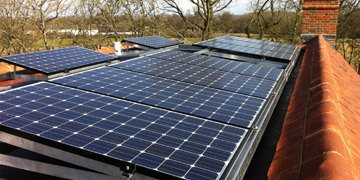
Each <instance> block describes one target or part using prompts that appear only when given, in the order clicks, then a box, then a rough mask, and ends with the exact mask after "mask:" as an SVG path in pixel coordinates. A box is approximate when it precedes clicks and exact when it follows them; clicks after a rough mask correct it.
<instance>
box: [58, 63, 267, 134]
mask: <svg viewBox="0 0 360 180" xmlns="http://www.w3.org/2000/svg"><path fill="white" fill-rule="evenodd" d="M52 81H53V82H56V83H60V84H64V85H68V86H72V87H76V88H81V89H86V90H89V91H93V92H98V93H103V94H107V95H111V96H115V97H120V98H124V99H127V100H132V101H137V102H142V103H146V104H149V105H153V106H158V107H162V108H166V109H169V110H175V111H178V112H182V113H187V114H190V115H195V116H199V117H203V118H210V119H214V120H217V121H220V122H226V123H229V124H234V125H239V126H242V127H250V126H251V125H252V124H253V123H254V121H255V120H256V117H257V115H258V113H259V112H260V110H261V108H262V106H263V104H264V102H265V100H264V99H262V98H256V97H252V96H247V95H241V94H238V93H232V92H227V91H223V90H217V89H213V88H208V87H204V86H199V85H194V84H189V83H184V82H180V81H174V80H169V79H164V78H159V77H153V76H149V75H144V74H139V73H134V72H129V71H124V70H120V69H115V68H110V67H103V68H98V69H94V70H90V71H86V72H82V73H78V74H75V75H70V76H66V77H64V78H59V79H55V80H52Z"/></svg>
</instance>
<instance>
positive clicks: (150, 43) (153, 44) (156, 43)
mask: <svg viewBox="0 0 360 180" xmlns="http://www.w3.org/2000/svg"><path fill="white" fill-rule="evenodd" d="M122 42H129V43H133V44H138V45H141V46H146V47H150V48H153V49H160V48H165V47H168V46H174V45H179V44H183V42H180V41H176V40H171V39H168V38H164V37H160V36H145V37H137V38H130V39H124V40H122Z"/></svg>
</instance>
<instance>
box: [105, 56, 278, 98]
mask: <svg viewBox="0 0 360 180" xmlns="http://www.w3.org/2000/svg"><path fill="white" fill-rule="evenodd" d="M112 67H117V68H122V69H126V70H131V71H135V72H141V73H145V74H150V75H154V76H159V77H164V78H169V79H174V80H179V81H183V82H188V83H193V84H197V85H203V86H206V87H212V88H217V89H222V90H227V91H232V92H237V93H241V94H246V95H252V96H256V97H261V98H267V97H269V95H270V93H271V91H272V90H273V88H274V86H275V81H270V80H265V79H260V78H254V77H249V76H244V75H239V74H234V73H229V72H225V71H221V70H214V69H209V68H204V67H199V66H193V65H189V64H182V63H177V62H173V61H165V60H160V59H154V58H150V57H141V58H136V59H132V60H128V61H124V62H120V63H118V64H115V65H112Z"/></svg>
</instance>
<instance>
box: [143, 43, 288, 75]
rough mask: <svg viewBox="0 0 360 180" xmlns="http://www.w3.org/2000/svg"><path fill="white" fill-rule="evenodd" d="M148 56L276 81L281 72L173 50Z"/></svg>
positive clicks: (275, 69) (280, 70) (276, 69)
mask: <svg viewBox="0 0 360 180" xmlns="http://www.w3.org/2000/svg"><path fill="white" fill-rule="evenodd" d="M149 57H152V58H157V59H163V60H169V61H176V62H179V63H186V64H191V65H195V66H200V67H205V68H210V69H215V70H217V69H218V70H222V71H226V72H231V73H236V74H243V75H247V76H252V77H257V78H263V79H269V80H274V81H277V80H278V79H279V78H280V76H281V74H282V72H283V70H282V69H278V68H270V67H264V66H259V65H254V64H250V63H245V62H239V61H233V60H227V59H222V58H216V57H209V56H203V55H198V54H193V53H187V52H182V51H174V50H171V51H164V52H160V53H156V54H151V55H149Z"/></svg>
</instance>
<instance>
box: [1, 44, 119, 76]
mask: <svg viewBox="0 0 360 180" xmlns="http://www.w3.org/2000/svg"><path fill="white" fill-rule="evenodd" d="M112 59H115V58H114V57H113V56H110V55H107V54H103V53H100V52H96V51H93V50H90V49H86V48H82V47H69V48H62V49H54V50H48V51H38V52H32V53H25V54H15V55H10V56H3V57H0V60H3V61H6V62H8V63H11V64H15V65H18V66H22V67H25V68H28V69H33V70H36V71H38V72H41V73H43V74H45V75H50V74H54V73H57V72H61V71H65V70H70V69H75V68H79V67H83V66H87V65H92V64H96V63H101V62H105V61H109V60H112Z"/></svg>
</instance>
